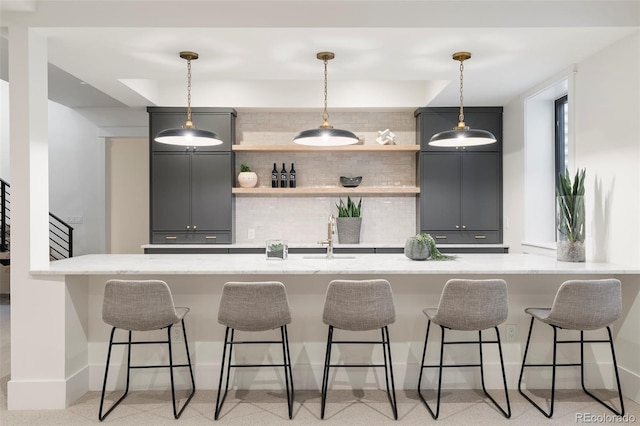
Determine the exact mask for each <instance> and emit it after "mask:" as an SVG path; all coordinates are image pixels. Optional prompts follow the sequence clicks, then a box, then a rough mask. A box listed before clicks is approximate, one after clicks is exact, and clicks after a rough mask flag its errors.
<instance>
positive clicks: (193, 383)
mask: <svg viewBox="0 0 640 426" xmlns="http://www.w3.org/2000/svg"><path fill="white" fill-rule="evenodd" d="M181 324H182V337H183V338H184V349H185V352H186V353H187V363H188V366H189V376H190V377H191V393H190V394H189V396H188V397H187V400H186V401H185V402H184V404H183V405H182V408H181V409H180V410H179V411H178V417H176V419H178V418H179V417H180V416H181V415H182V412H183V411H184V409H185V408H187V404H189V401H191V398H193V395H195V393H196V380H195V378H194V376H193V366H192V365H191V355H190V354H189V341H188V340H187V330H186V329H185V328H184V318H183V319H182V321H181Z"/></svg>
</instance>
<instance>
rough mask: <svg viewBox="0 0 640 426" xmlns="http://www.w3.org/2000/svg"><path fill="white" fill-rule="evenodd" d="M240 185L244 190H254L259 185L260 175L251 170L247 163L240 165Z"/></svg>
mask: <svg viewBox="0 0 640 426" xmlns="http://www.w3.org/2000/svg"><path fill="white" fill-rule="evenodd" d="M238 184H239V185H240V186H241V187H242V188H253V187H254V186H256V185H257V184H258V175H257V174H256V173H255V172H254V171H252V170H251V167H249V166H247V165H246V164H245V163H242V164H240V174H239V175H238Z"/></svg>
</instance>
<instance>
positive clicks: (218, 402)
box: [214, 327, 231, 420]
mask: <svg viewBox="0 0 640 426" xmlns="http://www.w3.org/2000/svg"><path fill="white" fill-rule="evenodd" d="M229 330H230V328H229V327H227V328H226V330H225V332H224V345H223V347H222V363H221V365H220V380H219V382H218V396H217V397H216V412H215V416H214V418H215V420H218V416H220V410H221V409H222V404H224V400H225V398H226V397H227V389H228V386H229V373H230V370H231V347H230V348H229V367H228V368H227V389H225V391H224V395H223V394H222V380H223V378H224V372H225V368H224V367H225V363H226V362H227V345H229ZM229 346H231V345H229ZM221 395H222V398H221Z"/></svg>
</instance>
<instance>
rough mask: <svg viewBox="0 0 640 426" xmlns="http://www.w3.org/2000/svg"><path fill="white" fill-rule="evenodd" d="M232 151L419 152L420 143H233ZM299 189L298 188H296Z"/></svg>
mask: <svg viewBox="0 0 640 426" xmlns="http://www.w3.org/2000/svg"><path fill="white" fill-rule="evenodd" d="M231 150H232V151H236V152H239V151H244V152H314V151H350V152H418V151H420V145H415V144H412V145H373V144H371V145H346V146H327V147H324V146H303V145H232V146H231ZM296 189H297V188H296Z"/></svg>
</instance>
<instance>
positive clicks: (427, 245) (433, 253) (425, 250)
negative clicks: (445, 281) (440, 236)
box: [404, 233, 455, 260]
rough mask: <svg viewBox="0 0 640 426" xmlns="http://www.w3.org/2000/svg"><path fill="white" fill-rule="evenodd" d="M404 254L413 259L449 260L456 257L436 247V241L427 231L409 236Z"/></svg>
mask: <svg viewBox="0 0 640 426" xmlns="http://www.w3.org/2000/svg"><path fill="white" fill-rule="evenodd" d="M404 255H405V256H407V257H408V258H409V259H411V260H427V259H431V260H449V259H454V258H455V256H448V255H446V254H442V253H440V250H438V247H436V241H435V240H434V239H433V237H432V236H431V235H429V234H427V233H422V234H416V235H414V236H413V237H409V238H407V242H406V244H405V245H404Z"/></svg>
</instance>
